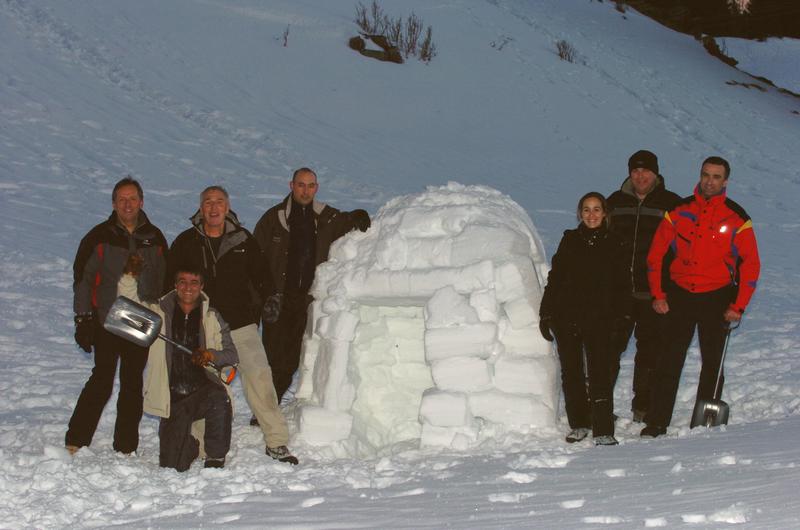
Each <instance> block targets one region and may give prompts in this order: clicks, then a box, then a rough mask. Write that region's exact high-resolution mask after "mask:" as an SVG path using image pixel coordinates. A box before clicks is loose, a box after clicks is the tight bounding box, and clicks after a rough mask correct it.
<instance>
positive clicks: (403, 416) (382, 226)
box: [296, 183, 558, 453]
mask: <svg viewBox="0 0 800 530" xmlns="http://www.w3.org/2000/svg"><path fill="white" fill-rule="evenodd" d="M546 271H547V264H546V261H545V259H544V254H543V252H542V247H541V243H540V241H539V239H538V236H537V235H536V232H535V228H534V227H533V223H532V222H531V221H530V218H529V217H528V216H527V214H526V213H525V212H524V210H522V208H520V207H519V206H518V205H517V204H516V203H514V202H513V201H512V200H511V199H510V198H508V197H506V196H504V195H502V194H501V193H499V192H497V191H496V190H492V189H490V188H486V187H481V186H462V185H459V184H454V183H451V184H449V185H447V186H444V187H440V188H429V189H428V190H427V191H426V192H425V193H422V194H419V195H412V196H407V197H400V198H398V199H394V200H392V201H390V202H389V203H388V204H387V205H386V206H384V207H383V208H382V209H381V210H380V211H379V212H378V215H377V216H376V217H375V220H374V221H373V225H372V228H371V229H370V230H369V231H368V232H367V233H363V234H362V233H358V232H356V233H352V234H350V235H348V236H346V237H345V238H343V239H342V240H340V241H339V242H337V244H335V245H334V247H333V248H332V249H331V255H330V259H329V261H328V262H326V263H324V264H323V265H321V266H320V267H319V268H318V270H317V275H316V281H315V284H314V287H313V289H312V294H313V295H314V299H315V301H314V303H313V304H312V306H311V308H310V310H309V311H310V313H309V327H308V330H307V336H306V337H305V340H304V345H303V352H304V353H303V360H302V363H301V368H300V382H299V386H298V391H297V395H296V397H297V398H298V400H299V402H298V407H297V409H296V410H297V419H298V436H300V437H301V438H302V439H303V440H304V441H306V442H307V443H310V444H314V445H325V446H330V447H333V448H334V449H336V447H347V448H348V452H350V451H352V450H355V451H357V452H360V453H375V452H378V451H380V450H381V449H382V448H384V447H387V446H391V445H394V444H396V443H399V442H409V441H411V442H412V443H419V444H421V445H422V446H430V445H438V446H448V447H452V448H456V449H462V448H468V447H470V446H472V445H473V444H476V443H478V442H480V441H482V440H483V439H485V438H487V437H492V436H496V435H498V434H502V433H507V432H523V433H527V432H530V431H532V430H535V429H541V428H550V427H553V426H554V425H555V416H556V409H557V406H558V402H557V399H558V385H557V379H558V365H557V361H556V359H555V356H554V354H553V350H552V346H551V344H550V343H548V342H546V341H544V339H542V338H541V337H540V335H539V333H538V304H539V300H540V299H541V292H542V285H543V279H544V275H545V274H546Z"/></svg>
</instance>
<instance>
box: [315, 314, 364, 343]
mask: <svg viewBox="0 0 800 530" xmlns="http://www.w3.org/2000/svg"><path fill="white" fill-rule="evenodd" d="M358 321H359V318H358V316H357V315H354V314H353V313H350V312H349V311H337V312H336V313H333V314H332V315H327V316H323V317H320V319H319V321H317V329H316V332H317V334H318V335H319V336H320V337H322V338H323V339H331V340H340V341H347V342H351V341H352V340H353V338H354V337H355V335H356V326H358Z"/></svg>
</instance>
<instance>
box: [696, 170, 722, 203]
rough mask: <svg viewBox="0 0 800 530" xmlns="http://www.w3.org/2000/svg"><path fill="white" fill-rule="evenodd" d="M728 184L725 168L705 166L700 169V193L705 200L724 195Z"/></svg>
mask: <svg viewBox="0 0 800 530" xmlns="http://www.w3.org/2000/svg"><path fill="white" fill-rule="evenodd" d="M727 183H728V177H727V176H726V175H725V166H723V165H720V164H703V167H702V168H701V169H700V193H702V194H703V196H704V197H705V198H709V197H713V196H714V195H719V194H720V193H722V190H723V188H725V186H726V184H727Z"/></svg>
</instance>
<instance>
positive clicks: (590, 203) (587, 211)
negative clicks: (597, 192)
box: [581, 197, 606, 228]
mask: <svg viewBox="0 0 800 530" xmlns="http://www.w3.org/2000/svg"><path fill="white" fill-rule="evenodd" d="M605 218H606V212H605V210H603V203H601V202H600V199H598V198H597V197H589V198H588V199H586V200H584V201H583V204H582V205H581V221H582V222H583V224H585V225H586V227H587V228H597V227H599V226H600V225H601V224H603V219H605Z"/></svg>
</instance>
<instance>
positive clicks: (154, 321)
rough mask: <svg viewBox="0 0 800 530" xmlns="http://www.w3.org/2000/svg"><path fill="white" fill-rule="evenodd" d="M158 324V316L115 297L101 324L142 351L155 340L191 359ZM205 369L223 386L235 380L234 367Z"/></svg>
mask: <svg viewBox="0 0 800 530" xmlns="http://www.w3.org/2000/svg"><path fill="white" fill-rule="evenodd" d="M162 322H163V320H162V318H161V316H160V315H159V314H158V313H156V312H154V311H151V310H149V309H147V308H146V307H145V306H143V305H141V304H137V303H136V302H134V301H133V300H131V299H130V298H126V297H124V296H119V297H117V299H116V300H114V303H113V304H111V308H110V309H109V310H108V315H106V320H105V322H103V327H104V328H105V329H106V331H108V332H109V333H111V334H113V335H116V336H117V337H120V338H123V339H125V340H127V341H130V342H132V343H134V344H136V345H138V346H141V347H143V348H149V347H150V345H151V344H153V343H154V342H155V341H156V339H161V340H163V341H165V342H168V343H170V344H172V345H173V346H175V348H177V349H178V351H180V352H181V353H184V354H186V355H189V356H191V355H192V353H193V352H192V350H190V349H189V348H187V347H186V346H184V345H183V344H180V343H178V342H175V341H174V340H172V339H170V338H169V337H167V336H165V335H164V334H162V333H160V331H161V324H162ZM205 368H206V369H207V370H209V371H210V372H212V373H214V374H215V375H217V376H219V378H220V380H221V381H222V382H223V383H225V384H226V385H229V384H231V382H233V379H234V378H235V377H236V367H235V366H231V365H227V364H226V365H224V366H217V365H215V364H214V363H209V364H208V365H207V366H206V367H205Z"/></svg>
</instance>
